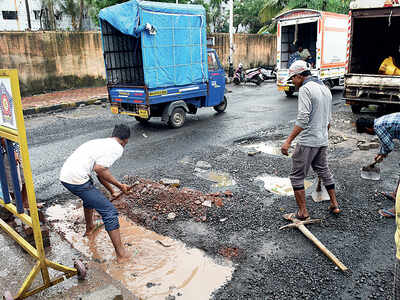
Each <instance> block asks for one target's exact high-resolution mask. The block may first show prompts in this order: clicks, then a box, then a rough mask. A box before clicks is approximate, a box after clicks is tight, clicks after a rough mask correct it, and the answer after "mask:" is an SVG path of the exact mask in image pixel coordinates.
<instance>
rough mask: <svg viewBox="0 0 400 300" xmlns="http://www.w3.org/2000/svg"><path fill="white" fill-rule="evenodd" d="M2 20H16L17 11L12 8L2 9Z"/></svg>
mask: <svg viewBox="0 0 400 300" xmlns="http://www.w3.org/2000/svg"><path fill="white" fill-rule="evenodd" d="M2 13H3V19H4V20H18V13H17V12H16V11H14V10H3V11H2Z"/></svg>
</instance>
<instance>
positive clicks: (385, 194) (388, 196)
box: [379, 192, 396, 202]
mask: <svg viewBox="0 0 400 300" xmlns="http://www.w3.org/2000/svg"><path fill="white" fill-rule="evenodd" d="M379 194H380V195H382V196H383V197H385V198H386V199H389V200H392V201H393V202H395V201H396V199H395V198H394V197H393V196H392V195H391V194H390V193H386V192H379Z"/></svg>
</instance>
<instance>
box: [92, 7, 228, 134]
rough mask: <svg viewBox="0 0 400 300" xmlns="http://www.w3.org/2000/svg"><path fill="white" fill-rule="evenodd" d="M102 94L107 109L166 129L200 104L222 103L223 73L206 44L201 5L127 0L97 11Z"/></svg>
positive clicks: (177, 124)
mask: <svg viewBox="0 0 400 300" xmlns="http://www.w3.org/2000/svg"><path fill="white" fill-rule="evenodd" d="M99 22H100V28H101V37H102V44H103V56H104V64H105V70H106V81H107V90H108V99H109V102H110V107H111V112H112V113H113V114H124V115H129V116H133V117H135V118H136V120H137V121H139V122H141V123H146V122H148V121H149V120H150V118H152V117H161V120H162V121H163V122H164V123H166V124H168V125H169V126H170V127H172V128H179V127H182V126H183V124H184V123H185V120H186V114H196V112H197V109H198V108H201V107H213V108H214V110H215V111H216V112H217V113H222V112H224V111H225V110H226V107H227V97H226V96H225V73H224V69H223V68H222V65H221V63H220V61H219V59H218V56H217V53H216V52H215V50H213V49H208V48H207V37H206V13H205V9H204V7H203V6H201V5H184V4H172V3H159V2H150V1H137V0H131V1H128V2H124V3H121V4H117V5H113V6H110V7H107V8H103V9H102V10H100V12H99Z"/></svg>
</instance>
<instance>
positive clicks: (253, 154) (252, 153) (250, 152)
mask: <svg viewBox="0 0 400 300" xmlns="http://www.w3.org/2000/svg"><path fill="white" fill-rule="evenodd" d="M260 153H261V151H249V152H247V155H248V156H255V155H257V154H260Z"/></svg>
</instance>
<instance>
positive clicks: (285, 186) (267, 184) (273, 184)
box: [255, 174, 312, 196]
mask: <svg viewBox="0 0 400 300" xmlns="http://www.w3.org/2000/svg"><path fill="white" fill-rule="evenodd" d="M255 180H256V181H263V182H264V188H265V189H266V190H268V191H270V192H271V193H274V194H276V195H280V196H293V195H294V192H293V188H292V184H291V183H290V179H289V178H287V177H277V176H271V175H268V174H265V175H260V176H258V177H256V178H255ZM311 186H312V182H310V181H308V180H304V188H305V189H306V190H307V189H308V188H309V187H311Z"/></svg>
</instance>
